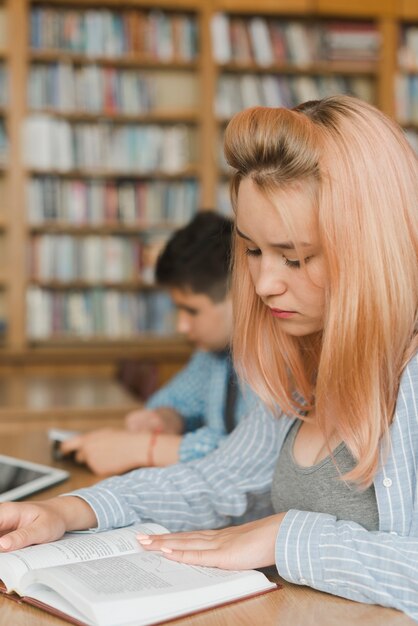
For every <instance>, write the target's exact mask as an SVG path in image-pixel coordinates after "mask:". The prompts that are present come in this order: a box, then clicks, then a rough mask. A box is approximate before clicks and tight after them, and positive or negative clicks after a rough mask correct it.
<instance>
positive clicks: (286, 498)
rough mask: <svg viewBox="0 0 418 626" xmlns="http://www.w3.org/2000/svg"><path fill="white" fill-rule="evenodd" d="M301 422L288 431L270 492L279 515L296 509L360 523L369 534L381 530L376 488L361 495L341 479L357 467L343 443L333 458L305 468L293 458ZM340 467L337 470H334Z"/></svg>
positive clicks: (361, 492)
mask: <svg viewBox="0 0 418 626" xmlns="http://www.w3.org/2000/svg"><path fill="white" fill-rule="evenodd" d="M301 425H302V422H301V421H300V420H296V421H295V423H294V424H293V425H292V427H291V429H290V430H289V432H288V434H287V437H286V439H285V441H284V443H283V447H282V449H281V451H280V454H279V458H278V460H277V464H276V469H275V471H274V476H273V484H272V488H271V501H272V504H273V509H274V511H275V512H276V513H281V512H284V511H289V510H290V509H296V510H299V511H312V512H315V513H328V514H330V515H335V516H336V518H337V519H339V520H351V521H353V522H357V523H358V524H360V525H361V526H363V527H364V528H366V529H367V530H379V513H378V508H377V502H376V494H375V490H374V485H371V486H370V487H368V488H367V489H366V490H363V491H360V490H359V489H358V487H356V485H353V484H347V483H345V482H344V481H343V480H341V478H340V473H339V472H341V474H345V473H346V472H348V471H349V470H351V469H352V468H353V467H354V465H355V460H354V458H353V456H352V455H351V453H350V452H349V450H348V449H347V447H346V445H345V443H344V442H342V443H340V445H339V446H338V447H337V448H335V450H334V452H333V456H334V460H333V459H332V458H331V456H327V457H326V458H325V459H323V460H322V461H320V462H319V463H317V464H316V465H312V466H310V467H302V466H300V465H298V463H296V462H295V459H294V457H293V444H294V441H295V438H296V435H297V433H298V430H299V428H300V426H301ZM335 464H337V466H338V469H337V467H336V466H335Z"/></svg>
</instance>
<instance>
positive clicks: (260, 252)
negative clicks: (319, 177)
mask: <svg viewBox="0 0 418 626" xmlns="http://www.w3.org/2000/svg"><path fill="white" fill-rule="evenodd" d="M273 202H274V204H273ZM282 207H283V210H285V211H286V214H287V215H291V217H292V233H291V232H289V229H288V227H287V226H286V224H285V222H284V221H283V220H282V218H281V217H280V212H281V208H282ZM237 232H238V236H239V237H241V238H242V240H243V242H244V244H245V247H246V254H247V258H248V269H249V272H250V274H251V278H252V281H253V283H254V287H255V290H256V293H257V294H258V296H259V297H260V298H261V300H262V302H263V303H264V304H265V305H266V306H267V307H269V309H270V311H271V315H273V317H274V318H275V319H276V320H277V324H280V327H281V329H282V330H283V331H284V332H286V333H288V334H289V335H293V336H295V337H303V336H306V335H310V334H312V333H316V332H318V331H320V330H322V328H323V323H324V307H325V295H324V287H325V283H326V276H325V269H324V261H323V257H322V252H321V247H320V245H319V237H318V232H317V227H316V225H315V220H314V211H313V198H312V191H311V188H310V186H308V185H307V184H306V185H300V187H298V188H293V189H287V190H285V191H277V192H275V193H274V196H273V197H272V199H269V198H267V197H266V196H265V195H263V194H262V193H261V192H260V191H259V190H258V189H257V187H256V186H255V185H254V183H253V181H252V180H251V179H249V178H246V179H244V180H242V181H241V184H240V187H239V191H238V203H237ZM295 243H296V245H297V248H298V249H299V250H300V251H301V253H302V254H303V258H304V259H305V263H306V266H305V267H303V266H300V259H299V257H298V255H297V252H296V248H295V245H294V244H295Z"/></svg>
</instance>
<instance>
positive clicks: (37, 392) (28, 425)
mask: <svg viewBox="0 0 418 626" xmlns="http://www.w3.org/2000/svg"><path fill="white" fill-rule="evenodd" d="M138 405H139V402H138V400H137V399H136V398H134V397H133V396H132V395H131V394H130V393H128V391H126V390H125V389H124V388H123V387H122V386H121V385H120V384H119V383H118V382H116V381H115V380H113V379H111V378H107V377H105V376H95V377H92V376H79V375H78V376H66V377H63V376H50V375H49V376H48V375H41V374H39V375H33V374H32V375H19V376H10V377H6V376H4V377H0V434H1V433H6V432H15V433H20V432H21V431H22V429H23V428H24V429H25V430H45V429H46V428H52V427H55V426H59V427H60V428H69V429H73V430H74V429H85V428H86V426H85V424H86V420H89V427H90V428H99V427H101V426H109V425H116V424H121V420H122V418H123V417H124V416H125V415H126V413H128V411H130V410H132V409H134V408H137V407H138Z"/></svg>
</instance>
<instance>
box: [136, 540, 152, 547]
mask: <svg viewBox="0 0 418 626" xmlns="http://www.w3.org/2000/svg"><path fill="white" fill-rule="evenodd" d="M139 543H140V544H141V546H150V545H151V544H152V539H139Z"/></svg>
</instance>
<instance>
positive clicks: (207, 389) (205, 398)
mask: <svg viewBox="0 0 418 626" xmlns="http://www.w3.org/2000/svg"><path fill="white" fill-rule="evenodd" d="M230 368H231V361H230V355H229V353H228V352H227V351H225V352H222V353H214V352H203V351H197V352H195V354H194V355H193V356H192V358H191V359H190V361H189V363H188V364H187V365H186V367H185V368H184V369H182V370H181V372H179V373H178V374H177V376H174V378H173V379H172V380H170V382H169V383H168V384H167V385H165V386H164V387H163V388H162V389H160V390H159V391H157V392H156V393H154V394H153V395H152V396H151V398H149V400H148V402H147V403H146V406H147V408H150V409H157V408H159V407H170V408H172V409H174V410H175V411H177V413H179V414H180V415H181V416H182V417H183V420H184V430H185V435H184V436H183V437H182V440H181V444H180V449H179V460H180V461H181V462H185V461H192V460H195V459H199V458H201V457H203V456H206V455H207V454H209V452H212V450H215V448H217V447H218V445H219V444H220V442H221V441H222V440H223V439H224V438H225V437H226V429H225V399H226V388H227V384H228V378H229V372H230ZM255 402H256V400H255V396H254V394H253V393H252V392H251V391H250V390H249V389H246V390H245V393H243V391H242V389H241V388H240V387H238V388H237V396H236V400H235V404H234V418H235V423H238V422H239V421H240V420H241V419H242V418H243V417H244V415H246V414H248V413H249V411H250V409H251V406H253V403H255Z"/></svg>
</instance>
